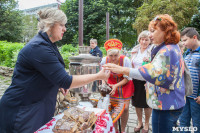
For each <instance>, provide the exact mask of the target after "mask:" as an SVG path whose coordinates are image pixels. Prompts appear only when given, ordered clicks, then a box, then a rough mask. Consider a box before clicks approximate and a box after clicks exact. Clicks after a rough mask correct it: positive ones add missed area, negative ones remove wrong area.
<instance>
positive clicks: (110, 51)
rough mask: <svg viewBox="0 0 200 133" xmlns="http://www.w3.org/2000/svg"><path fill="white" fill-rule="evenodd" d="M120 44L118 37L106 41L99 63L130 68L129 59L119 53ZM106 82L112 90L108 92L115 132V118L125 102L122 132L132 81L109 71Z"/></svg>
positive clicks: (131, 93)
mask: <svg viewBox="0 0 200 133" xmlns="http://www.w3.org/2000/svg"><path fill="white" fill-rule="evenodd" d="M122 46H123V45H122V42H121V41H120V40H118V39H110V40H108V41H106V42H105V44H104V47H105V49H106V51H107V56H106V57H104V58H103V59H102V61H101V65H104V64H106V63H114V64H116V65H119V66H123V67H130V68H131V61H130V59H129V58H128V57H126V56H124V55H120V51H121V49H122ZM107 83H108V84H109V85H110V86H111V87H112V91H111V92H110V103H111V117H112V119H113V120H114V121H113V122H114V126H115V129H116V132H118V129H117V123H115V120H116V119H117V117H120V112H121V110H122V108H123V105H124V104H123V103H125V108H124V112H123V113H122V115H121V129H122V132H125V127H126V124H127V121H128V117H129V103H130V99H131V97H132V95H133V92H134V86H133V82H132V80H131V78H128V76H126V75H123V74H116V73H111V74H110V77H109V79H108V81H107Z"/></svg>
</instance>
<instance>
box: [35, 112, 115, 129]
mask: <svg viewBox="0 0 200 133" xmlns="http://www.w3.org/2000/svg"><path fill="white" fill-rule="evenodd" d="M63 115H64V114H63V113H62V114H60V115H57V116H55V117H53V119H52V120H51V121H49V122H48V123H47V124H45V125H44V126H42V127H41V128H40V129H38V130H37V131H36V132H35V133H53V131H52V129H53V127H54V125H55V124H56V121H57V120H58V119H61V118H62V117H63ZM92 133H115V128H114V126H113V122H112V119H111V117H110V114H108V113H106V114H104V115H103V116H101V117H98V119H97V121H96V123H95V128H94V130H93V131H92Z"/></svg>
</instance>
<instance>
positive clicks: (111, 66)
mask: <svg viewBox="0 0 200 133" xmlns="http://www.w3.org/2000/svg"><path fill="white" fill-rule="evenodd" d="M102 67H103V68H104V69H105V70H110V71H112V72H114V73H120V74H123V71H124V67H121V66H119V65H116V64H112V63H108V64H105V65H103V66H102Z"/></svg>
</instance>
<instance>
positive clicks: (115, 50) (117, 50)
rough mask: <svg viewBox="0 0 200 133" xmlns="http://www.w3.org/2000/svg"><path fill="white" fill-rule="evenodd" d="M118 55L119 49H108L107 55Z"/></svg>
mask: <svg viewBox="0 0 200 133" xmlns="http://www.w3.org/2000/svg"><path fill="white" fill-rule="evenodd" d="M119 53H120V50H119V49H109V50H108V51H107V55H112V54H114V55H115V54H119Z"/></svg>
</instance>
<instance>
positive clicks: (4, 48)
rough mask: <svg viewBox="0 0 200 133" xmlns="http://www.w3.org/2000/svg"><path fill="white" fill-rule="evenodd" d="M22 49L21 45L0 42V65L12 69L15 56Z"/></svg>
mask: <svg viewBox="0 0 200 133" xmlns="http://www.w3.org/2000/svg"><path fill="white" fill-rule="evenodd" d="M23 47H24V44H23V43H11V42H7V41H0V65H3V66H7V67H14V66H15V63H16V61H17V55H18V53H19V51H20V50H21V49H22V48H23Z"/></svg>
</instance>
